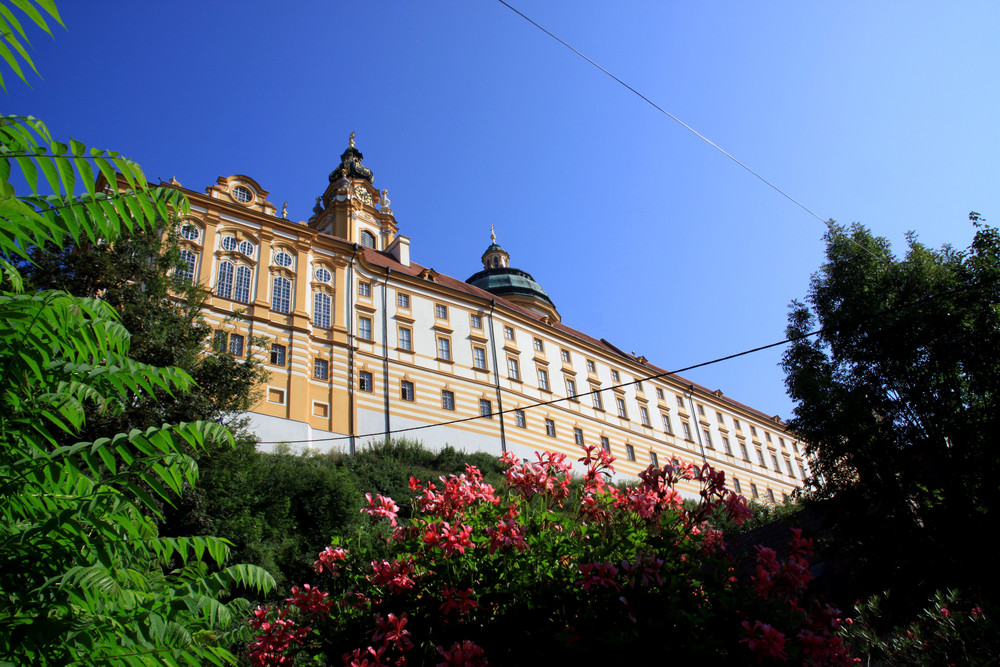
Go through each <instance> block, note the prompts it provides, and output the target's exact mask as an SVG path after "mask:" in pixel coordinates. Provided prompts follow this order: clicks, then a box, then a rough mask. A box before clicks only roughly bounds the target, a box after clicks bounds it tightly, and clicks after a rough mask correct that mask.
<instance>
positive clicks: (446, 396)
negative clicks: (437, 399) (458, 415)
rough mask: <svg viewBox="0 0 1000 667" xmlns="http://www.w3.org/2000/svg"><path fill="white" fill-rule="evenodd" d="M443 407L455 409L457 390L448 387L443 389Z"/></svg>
mask: <svg viewBox="0 0 1000 667" xmlns="http://www.w3.org/2000/svg"><path fill="white" fill-rule="evenodd" d="M441 407H442V408H444V409H445V410H454V409H455V392H453V391H449V390H447V389H442V390H441Z"/></svg>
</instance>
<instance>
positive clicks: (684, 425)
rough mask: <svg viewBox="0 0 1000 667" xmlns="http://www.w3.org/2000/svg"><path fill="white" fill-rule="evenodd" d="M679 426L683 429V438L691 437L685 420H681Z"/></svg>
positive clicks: (689, 427) (689, 428)
mask: <svg viewBox="0 0 1000 667" xmlns="http://www.w3.org/2000/svg"><path fill="white" fill-rule="evenodd" d="M681 428H683V429H684V439H685V440H690V439H691V426H690V425H689V424H688V423H687V422H681Z"/></svg>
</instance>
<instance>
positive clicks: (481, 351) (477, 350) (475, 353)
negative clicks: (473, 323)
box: [472, 347, 486, 371]
mask: <svg viewBox="0 0 1000 667" xmlns="http://www.w3.org/2000/svg"><path fill="white" fill-rule="evenodd" d="M472 367H473V368H477V369H479V370H481V371H485V370H486V349H485V348H482V347H474V348H472Z"/></svg>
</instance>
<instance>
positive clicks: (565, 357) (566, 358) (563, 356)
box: [559, 350, 569, 364]
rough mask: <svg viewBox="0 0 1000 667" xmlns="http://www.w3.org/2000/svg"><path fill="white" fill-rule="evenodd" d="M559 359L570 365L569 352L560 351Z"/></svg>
mask: <svg viewBox="0 0 1000 667" xmlns="http://www.w3.org/2000/svg"><path fill="white" fill-rule="evenodd" d="M559 357H560V358H561V359H562V360H563V363H566V364H568V363H569V350H560V351H559Z"/></svg>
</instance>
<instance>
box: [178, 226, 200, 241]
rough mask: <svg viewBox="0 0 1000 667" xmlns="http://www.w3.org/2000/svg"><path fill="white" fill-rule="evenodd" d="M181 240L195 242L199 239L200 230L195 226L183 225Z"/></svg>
mask: <svg viewBox="0 0 1000 667" xmlns="http://www.w3.org/2000/svg"><path fill="white" fill-rule="evenodd" d="M181 238H182V239H187V240H188V241H197V240H198V239H200V238H201V230H200V229H199V228H198V227H196V226H195V225H184V226H182V227H181Z"/></svg>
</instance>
